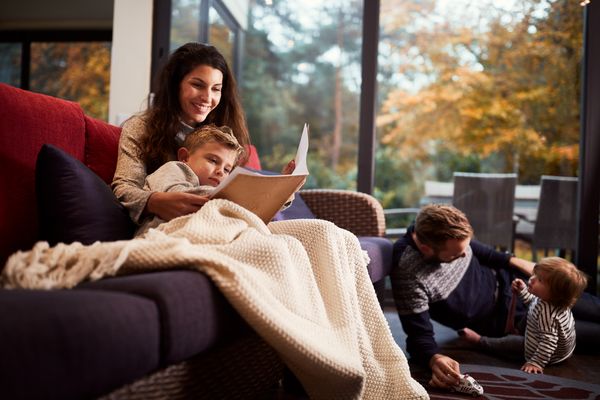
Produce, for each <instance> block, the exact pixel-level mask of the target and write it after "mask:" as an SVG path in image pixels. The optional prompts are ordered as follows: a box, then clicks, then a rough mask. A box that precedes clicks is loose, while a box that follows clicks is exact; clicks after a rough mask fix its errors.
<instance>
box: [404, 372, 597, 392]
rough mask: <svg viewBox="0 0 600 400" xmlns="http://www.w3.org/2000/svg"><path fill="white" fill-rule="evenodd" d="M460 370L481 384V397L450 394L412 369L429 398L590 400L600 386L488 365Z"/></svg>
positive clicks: (425, 375)
mask: <svg viewBox="0 0 600 400" xmlns="http://www.w3.org/2000/svg"><path fill="white" fill-rule="evenodd" d="M461 371H462V372H463V373H467V374H469V375H471V376H472V377H473V378H475V379H476V380H477V382H479V383H480V384H481V386H483V390H484V391H485V393H484V394H483V396H478V397H472V396H470V395H466V394H459V393H451V392H448V391H445V390H440V389H435V388H432V387H430V386H429V385H428V384H427V382H428V381H429V378H430V375H429V374H425V373H423V372H416V373H415V374H414V378H415V379H416V380H418V381H419V382H420V383H421V384H422V385H423V386H424V387H425V388H426V389H427V392H428V393H429V396H430V397H431V400H446V399H466V398H471V399H493V400H496V399H497V400H516V399H519V400H526V399H568V400H576V399H590V400H600V385H594V384H591V383H587V382H581V381H576V380H572V379H565V378H559V377H556V376H551V375H545V374H540V375H534V374H527V373H525V372H522V371H520V370H518V369H508V368H498V367H488V366H483V365H474V364H461Z"/></svg>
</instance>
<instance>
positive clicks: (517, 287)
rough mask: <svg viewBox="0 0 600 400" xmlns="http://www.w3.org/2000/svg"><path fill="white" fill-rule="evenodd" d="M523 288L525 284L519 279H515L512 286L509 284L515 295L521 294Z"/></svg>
mask: <svg viewBox="0 0 600 400" xmlns="http://www.w3.org/2000/svg"><path fill="white" fill-rule="evenodd" d="M525 286H526V285H525V282H523V281H522V280H521V279H519V278H517V279H515V280H514V281H512V284H511V288H512V291H513V292H514V293H517V294H518V293H521V291H522V290H523V289H525Z"/></svg>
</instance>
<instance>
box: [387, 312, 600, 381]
mask: <svg viewBox="0 0 600 400" xmlns="http://www.w3.org/2000/svg"><path fill="white" fill-rule="evenodd" d="M384 313H385V317H386V319H387V321H388V324H389V325H390V329H391V331H392V335H393V336H394V339H395V340H396V343H398V344H399V345H400V347H402V349H403V350H404V351H405V352H406V336H405V335H404V331H403V330H402V326H401V325H400V320H399V318H398V315H397V314H396V310H395V309H394V308H393V307H386V308H385V309H384ZM434 329H435V335H436V341H437V342H438V345H440V347H442V349H443V350H444V353H445V354H447V355H448V356H450V357H452V358H454V359H455V360H457V361H458V362H462V363H468V364H477V365H493V366H497V367H503V368H517V369H518V368H520V367H521V364H520V363H518V362H513V361H509V360H504V359H501V358H498V357H495V356H491V355H487V354H484V353H482V352H480V351H475V350H471V349H467V348H465V346H464V345H463V344H462V342H461V341H460V339H459V337H458V335H457V334H456V332H455V331H454V330H452V329H449V328H447V327H445V326H443V325H440V324H437V323H435V322H434ZM411 368H413V366H412V365H411ZM544 373H545V374H549V375H553V376H559V377H563V378H569V379H575V380H579V381H583V382H589V383H594V384H598V383H599V382H600V353H598V354H595V355H588V354H578V353H576V354H574V355H573V356H572V357H571V358H569V359H568V360H567V361H565V362H563V363H561V364H558V365H552V366H549V367H547V368H546V369H545V370H544Z"/></svg>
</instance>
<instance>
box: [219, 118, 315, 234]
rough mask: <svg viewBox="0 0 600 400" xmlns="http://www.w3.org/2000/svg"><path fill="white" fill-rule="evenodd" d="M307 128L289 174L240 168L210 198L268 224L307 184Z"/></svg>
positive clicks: (305, 126) (305, 125)
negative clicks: (245, 211)
mask: <svg viewBox="0 0 600 400" xmlns="http://www.w3.org/2000/svg"><path fill="white" fill-rule="evenodd" d="M307 153H308V125H307V124H304V129H303V130H302V136H301V137H300V144H299V145H298V150H296V158H295V159H294V160H295V161H296V168H295V169H294V171H293V172H292V173H291V174H290V175H281V174H273V173H265V172H261V171H257V170H253V169H249V168H244V167H237V168H235V169H234V170H233V172H232V173H231V174H230V175H229V176H228V177H227V178H226V179H225V180H223V181H222V182H221V183H220V184H219V186H217V187H216V188H215V190H214V191H213V192H212V193H211V194H210V196H209V197H210V198H211V199H213V198H214V199H227V200H231V201H233V202H234V203H237V204H239V205H240V206H242V207H244V208H246V209H247V210H249V211H252V212H253V213H254V214H256V215H258V216H259V217H260V218H261V219H262V220H263V221H264V222H265V224H266V223H268V222H269V221H271V220H272V219H273V217H274V216H275V214H277V211H279V210H281V208H282V207H283V205H284V204H285V203H286V202H287V201H288V200H289V199H290V197H291V196H292V194H294V193H295V192H296V191H297V190H298V189H300V187H301V186H302V185H303V184H304V181H305V179H306V176H307V175H308V167H307V165H306V155H307Z"/></svg>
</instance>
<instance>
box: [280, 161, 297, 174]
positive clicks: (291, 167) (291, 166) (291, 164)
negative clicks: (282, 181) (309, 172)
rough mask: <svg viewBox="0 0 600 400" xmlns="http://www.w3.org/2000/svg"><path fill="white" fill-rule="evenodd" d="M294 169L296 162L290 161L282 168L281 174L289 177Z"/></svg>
mask: <svg viewBox="0 0 600 400" xmlns="http://www.w3.org/2000/svg"><path fill="white" fill-rule="evenodd" d="M295 169H296V160H292V161H290V162H289V163H287V165H286V166H285V167H284V168H283V170H282V171H281V173H282V174H283V175H289V174H291V173H292V172H294V170H295Z"/></svg>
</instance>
